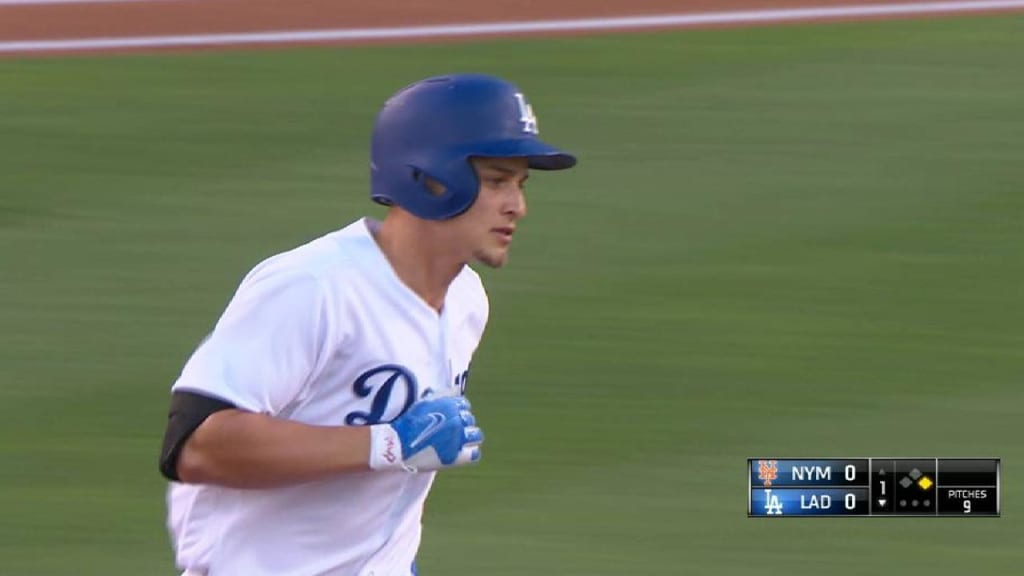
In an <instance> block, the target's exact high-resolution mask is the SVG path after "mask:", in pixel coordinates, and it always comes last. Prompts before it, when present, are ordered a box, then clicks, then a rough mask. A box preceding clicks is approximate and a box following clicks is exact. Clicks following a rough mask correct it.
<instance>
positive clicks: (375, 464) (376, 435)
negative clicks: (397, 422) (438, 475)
mask: <svg viewBox="0 0 1024 576" xmlns="http://www.w3.org/2000/svg"><path fill="white" fill-rule="evenodd" d="M370 470H409V469H408V468H406V466H405V459H404V458H402V440H401V439H400V438H399V437H398V431H397V430H395V429H394V428H392V427H391V425H390V424H374V425H373V426H370ZM409 471H410V472H411V471H412V470H409Z"/></svg>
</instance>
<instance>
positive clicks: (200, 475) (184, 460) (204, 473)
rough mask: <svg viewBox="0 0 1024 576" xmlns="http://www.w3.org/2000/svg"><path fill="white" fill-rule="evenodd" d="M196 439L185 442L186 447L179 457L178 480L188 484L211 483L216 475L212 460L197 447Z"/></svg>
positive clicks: (176, 469) (176, 470)
mask: <svg viewBox="0 0 1024 576" xmlns="http://www.w3.org/2000/svg"><path fill="white" fill-rule="evenodd" d="M193 440H194V438H190V439H189V441H188V442H185V446H184V447H183V448H182V450H181V454H179V455H178V462H177V464H176V467H175V472H176V473H177V477H178V480H179V481H180V482H184V483H186V484H205V483H208V482H210V480H211V479H212V478H213V476H214V474H213V471H212V470H211V465H210V458H208V457H206V456H205V455H204V454H203V452H202V450H201V449H200V448H199V447H197V446H196V442H194V441H193Z"/></svg>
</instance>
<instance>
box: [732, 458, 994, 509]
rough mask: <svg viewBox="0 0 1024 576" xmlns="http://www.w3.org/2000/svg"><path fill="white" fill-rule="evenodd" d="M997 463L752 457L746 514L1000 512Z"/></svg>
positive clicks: (933, 459)
mask: <svg viewBox="0 0 1024 576" xmlns="http://www.w3.org/2000/svg"><path fill="white" fill-rule="evenodd" d="M1000 467H1001V460H1000V459H999V458H749V459H747V479H748V488H749V493H748V500H747V516H749V517H785V516H880V517H881V516H885V517H893V516H902V517H938V516H941V517H953V516H972V517H973V516H988V517H997V516H999V515H1000V494H999V486H1000V484H999V477H1000Z"/></svg>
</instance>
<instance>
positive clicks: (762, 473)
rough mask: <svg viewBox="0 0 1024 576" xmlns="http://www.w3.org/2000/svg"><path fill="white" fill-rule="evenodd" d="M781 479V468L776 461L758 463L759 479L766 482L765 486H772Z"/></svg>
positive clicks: (759, 461)
mask: <svg viewBox="0 0 1024 576" xmlns="http://www.w3.org/2000/svg"><path fill="white" fill-rule="evenodd" d="M778 477H779V466H778V464H777V463H776V462H775V460H758V461H757V479H758V480H760V481H762V482H764V485H765V486H771V485H772V482H773V481H775V479H776V478H778Z"/></svg>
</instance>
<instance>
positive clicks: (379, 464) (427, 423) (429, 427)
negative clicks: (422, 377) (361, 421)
mask: <svg viewBox="0 0 1024 576" xmlns="http://www.w3.org/2000/svg"><path fill="white" fill-rule="evenodd" d="M483 441H484V433H483V431H482V430H480V428H478V427H477V426H476V418H475V417H473V414H472V412H470V405H469V401H468V400H466V399H465V398H463V397H461V396H459V397H444V398H437V399H433V400H425V401H422V402H418V403H416V404H414V405H413V406H412V408H410V409H409V410H408V411H406V412H405V414H402V415H401V416H399V417H398V418H396V419H395V420H394V421H392V422H390V423H388V424H375V425H373V426H371V427H370V468H371V469H373V470H387V469H395V468H403V469H405V470H407V471H409V472H418V471H421V470H439V469H442V468H450V467H453V466H461V465H463V464H470V463H473V462H476V461H478V460H480V444H481V443H483Z"/></svg>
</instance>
